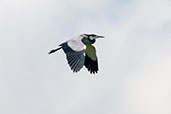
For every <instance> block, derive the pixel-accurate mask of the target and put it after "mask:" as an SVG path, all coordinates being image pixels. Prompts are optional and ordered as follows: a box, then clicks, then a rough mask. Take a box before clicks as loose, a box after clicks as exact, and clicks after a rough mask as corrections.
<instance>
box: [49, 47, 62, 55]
mask: <svg viewBox="0 0 171 114" xmlns="http://www.w3.org/2000/svg"><path fill="white" fill-rule="evenodd" d="M61 48H62V47H59V48H57V49H52V50H50V51H49V53H48V54H51V53H54V52H56V51H58V50H60V49H61Z"/></svg>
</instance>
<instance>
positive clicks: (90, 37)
mask: <svg viewBox="0 0 171 114" xmlns="http://www.w3.org/2000/svg"><path fill="white" fill-rule="evenodd" d="M81 36H82V37H83V39H82V41H83V43H84V44H93V43H95V42H96V39H97V38H104V36H98V35H96V34H82V35H81Z"/></svg>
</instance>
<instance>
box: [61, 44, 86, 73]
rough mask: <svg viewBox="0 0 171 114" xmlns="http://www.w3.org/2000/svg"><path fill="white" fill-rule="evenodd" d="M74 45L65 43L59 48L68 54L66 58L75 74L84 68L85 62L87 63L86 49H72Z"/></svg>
mask: <svg viewBox="0 0 171 114" xmlns="http://www.w3.org/2000/svg"><path fill="white" fill-rule="evenodd" d="M71 45H72V43H70V44H68V42H65V43H63V44H61V45H59V46H61V47H62V49H63V50H64V52H65V54H66V58H67V61H68V64H69V66H70V67H71V70H72V71H73V72H78V71H80V69H81V68H82V67H83V66H84V61H85V56H84V53H85V49H84V48H83V47H81V48H80V47H79V48H80V50H79V49H77V50H74V49H76V48H74V49H72V46H71Z"/></svg>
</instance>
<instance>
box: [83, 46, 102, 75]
mask: <svg viewBox="0 0 171 114" xmlns="http://www.w3.org/2000/svg"><path fill="white" fill-rule="evenodd" d="M84 65H85V67H86V68H87V69H88V71H90V73H93V74H95V73H97V72H98V70H99V69H98V59H97V56H96V49H95V47H94V46H92V45H90V44H88V45H86V56H85V63H84Z"/></svg>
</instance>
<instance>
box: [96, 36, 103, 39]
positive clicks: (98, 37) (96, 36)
mask: <svg viewBox="0 0 171 114" xmlns="http://www.w3.org/2000/svg"><path fill="white" fill-rule="evenodd" d="M97 38H104V36H96V39H97Z"/></svg>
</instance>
